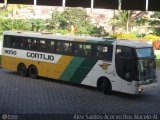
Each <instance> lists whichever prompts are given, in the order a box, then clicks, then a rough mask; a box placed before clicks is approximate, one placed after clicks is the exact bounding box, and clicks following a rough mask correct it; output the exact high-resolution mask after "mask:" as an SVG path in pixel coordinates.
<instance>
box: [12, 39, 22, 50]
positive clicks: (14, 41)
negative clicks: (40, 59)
mask: <svg viewBox="0 0 160 120" xmlns="http://www.w3.org/2000/svg"><path fill="white" fill-rule="evenodd" d="M11 46H13V48H20V47H21V40H20V38H18V37H12V39H11Z"/></svg>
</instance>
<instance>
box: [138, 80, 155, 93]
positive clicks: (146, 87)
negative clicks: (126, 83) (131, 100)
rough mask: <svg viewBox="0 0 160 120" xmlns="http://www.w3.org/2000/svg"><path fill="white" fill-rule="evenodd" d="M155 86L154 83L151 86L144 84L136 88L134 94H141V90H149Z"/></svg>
mask: <svg viewBox="0 0 160 120" xmlns="http://www.w3.org/2000/svg"><path fill="white" fill-rule="evenodd" d="M156 86H157V82H156V83H152V84H144V85H140V86H139V87H137V89H136V93H137V94H139V93H142V92H143V90H145V89H150V88H155V87H156Z"/></svg>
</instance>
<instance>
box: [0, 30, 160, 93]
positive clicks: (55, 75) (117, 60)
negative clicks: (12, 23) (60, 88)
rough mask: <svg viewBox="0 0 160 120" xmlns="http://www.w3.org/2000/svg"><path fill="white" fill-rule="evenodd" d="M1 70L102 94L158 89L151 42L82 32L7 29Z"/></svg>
mask: <svg viewBox="0 0 160 120" xmlns="http://www.w3.org/2000/svg"><path fill="white" fill-rule="evenodd" d="M2 52H3V53H2V54H3V55H2V68H4V69H6V70H10V71H15V72H17V73H18V74H19V75H21V76H29V77H31V78H33V79H35V78H37V77H38V76H42V77H46V78H51V79H53V80H62V81H66V82H71V83H76V84H82V85H87V86H93V87H97V88H98V89H100V90H102V91H103V93H106V94H107V93H108V94H110V93H111V92H112V91H118V92H123V93H128V94H139V93H141V92H142V91H143V90H145V89H148V88H150V87H156V84H157V77H156V60H155V55H154V51H153V47H152V45H151V44H149V43H146V42H138V41H131V40H116V39H111V38H97V37H84V36H73V35H72V36H69V35H56V34H51V33H50V34H47V33H37V32H17V31H5V32H4V34H3V51H2Z"/></svg>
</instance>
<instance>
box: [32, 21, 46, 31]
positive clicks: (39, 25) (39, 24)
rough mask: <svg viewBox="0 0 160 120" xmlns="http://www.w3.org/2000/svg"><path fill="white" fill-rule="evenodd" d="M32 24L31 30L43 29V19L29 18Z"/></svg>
mask: <svg viewBox="0 0 160 120" xmlns="http://www.w3.org/2000/svg"><path fill="white" fill-rule="evenodd" d="M31 24H32V31H37V32H38V31H40V30H43V29H44V27H45V26H44V20H42V19H32V20H31Z"/></svg>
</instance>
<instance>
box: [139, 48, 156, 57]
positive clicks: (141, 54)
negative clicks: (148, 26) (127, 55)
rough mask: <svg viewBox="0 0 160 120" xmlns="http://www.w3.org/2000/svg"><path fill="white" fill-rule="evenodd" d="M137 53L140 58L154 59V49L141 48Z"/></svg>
mask: <svg viewBox="0 0 160 120" xmlns="http://www.w3.org/2000/svg"><path fill="white" fill-rule="evenodd" d="M136 53H137V56H138V58H145V57H153V49H152V48H139V49H136Z"/></svg>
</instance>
